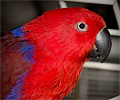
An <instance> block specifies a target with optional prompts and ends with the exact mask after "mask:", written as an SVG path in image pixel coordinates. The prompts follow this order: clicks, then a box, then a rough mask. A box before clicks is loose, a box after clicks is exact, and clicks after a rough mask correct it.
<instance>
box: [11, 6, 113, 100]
mask: <svg viewBox="0 0 120 100" xmlns="http://www.w3.org/2000/svg"><path fill="white" fill-rule="evenodd" d="M19 31H21V32H19V33H20V34H21V35H20V36H22V40H23V41H24V40H26V41H27V42H29V43H30V44H32V46H33V48H34V55H32V57H31V58H32V59H33V60H32V61H34V63H32V67H30V71H29V72H28V73H27V75H26V76H25V79H24V85H23V86H22V88H23V89H22V90H24V91H23V92H22V93H23V95H24V96H25V97H24V99H28V98H32V99H33V100H35V99H40V98H42V99H43V98H45V100H48V99H50V100H52V99H53V100H55V99H62V98H64V97H65V96H66V95H67V94H68V93H69V92H71V91H72V90H73V88H74V86H75V84H76V82H77V80H78V78H79V76H80V73H81V70H82V66H83V64H84V62H85V61H87V60H88V58H89V57H93V58H100V61H101V62H104V61H105V60H106V58H107V57H108V55H109V53H110V50H111V39H110V33H109V31H108V30H107V26H106V23H105V21H104V19H103V18H102V17H101V16H99V15H98V14H96V13H94V12H92V11H90V10H87V9H85V8H81V7H77V8H63V9H55V10H52V11H48V12H45V13H44V14H43V15H42V16H39V17H38V18H36V19H35V20H33V21H31V22H29V23H27V24H25V25H24V26H23V27H22V28H19ZM15 32H16V31H15ZM13 33H14V31H13ZM30 53H31V52H30Z"/></svg>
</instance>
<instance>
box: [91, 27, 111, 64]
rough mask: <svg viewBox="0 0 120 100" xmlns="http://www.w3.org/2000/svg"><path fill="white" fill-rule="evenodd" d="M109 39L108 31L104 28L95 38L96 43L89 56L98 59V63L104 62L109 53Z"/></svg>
mask: <svg viewBox="0 0 120 100" xmlns="http://www.w3.org/2000/svg"><path fill="white" fill-rule="evenodd" d="M111 46H112V43H111V37H110V33H109V31H108V29H107V28H106V27H105V28H104V29H102V30H101V31H100V32H99V33H98V34H97V36H96V43H95V45H94V47H93V50H92V52H91V54H90V57H93V58H98V57H99V58H100V62H101V63H102V62H104V61H105V60H106V59H107V57H108V55H109V53H110V51H111Z"/></svg>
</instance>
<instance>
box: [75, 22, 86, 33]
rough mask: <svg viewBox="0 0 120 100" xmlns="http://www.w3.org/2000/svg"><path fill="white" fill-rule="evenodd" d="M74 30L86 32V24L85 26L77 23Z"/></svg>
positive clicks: (82, 23)
mask: <svg viewBox="0 0 120 100" xmlns="http://www.w3.org/2000/svg"><path fill="white" fill-rule="evenodd" d="M76 28H77V30H78V31H87V24H85V23H84V22H78V23H77V24H76Z"/></svg>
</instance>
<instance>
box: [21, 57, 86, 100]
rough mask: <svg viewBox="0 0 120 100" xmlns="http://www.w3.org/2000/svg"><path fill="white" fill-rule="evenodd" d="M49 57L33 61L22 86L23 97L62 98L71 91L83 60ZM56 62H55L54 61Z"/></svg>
mask: <svg viewBox="0 0 120 100" xmlns="http://www.w3.org/2000/svg"><path fill="white" fill-rule="evenodd" d="M55 60H56V59H49V60H47V62H45V61H44V60H42V62H44V63H42V64H41V63H40V62H39V63H37V62H36V63H35V64H34V65H33V67H32V70H31V71H30V72H29V74H28V75H27V77H26V78H25V81H24V83H25V84H24V86H23V87H22V88H23V90H24V92H23V95H24V97H23V99H28V98H31V99H34V100H35V99H43V98H44V100H48V99H50V100H55V99H57V100H58V99H62V98H64V97H65V96H66V95H67V94H68V93H71V92H72V90H73V88H74V87H75V84H76V82H77V80H78V78H79V75H80V72H81V70H82V66H83V64H84V61H81V62H76V63H73V62H70V61H62V60H61V61H60V59H59V61H58V62H57V61H55ZM56 62H57V63H56Z"/></svg>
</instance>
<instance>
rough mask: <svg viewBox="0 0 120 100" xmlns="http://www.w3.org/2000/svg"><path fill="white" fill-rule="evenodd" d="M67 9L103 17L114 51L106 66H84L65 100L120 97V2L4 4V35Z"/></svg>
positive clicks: (53, 0)
mask: <svg viewBox="0 0 120 100" xmlns="http://www.w3.org/2000/svg"><path fill="white" fill-rule="evenodd" d="M65 7H84V8H87V9H89V10H92V11H94V12H96V13H98V14H100V15H101V16H102V17H103V18H104V19H105V21H106V23H107V26H108V29H109V31H110V33H111V36H112V50H111V53H110V55H109V57H108V59H107V60H106V61H105V62H104V63H102V64H101V63H100V62H99V60H96V59H90V60H89V61H88V62H87V63H86V64H85V65H84V67H83V71H82V74H81V77H80V78H79V80H78V82H77V85H76V87H75V89H74V90H73V92H72V94H71V95H68V96H67V97H66V98H65V99H64V100H109V99H110V98H113V97H115V96H118V95H120V65H119V64H120V59H119V58H120V0H49V1H47V0H34V1H32V0H13V1H12V0H8V1H7V0H2V1H1V31H9V30H13V29H15V28H18V27H20V26H22V25H24V24H26V23H27V22H29V21H31V20H33V19H35V18H36V17H37V16H40V15H42V14H43V13H44V12H45V11H49V10H53V9H56V8H65Z"/></svg>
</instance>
